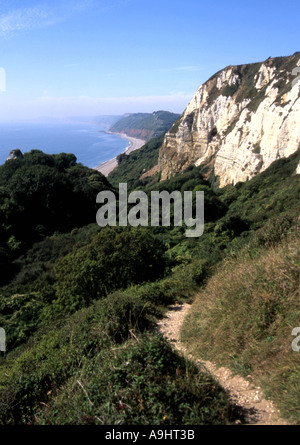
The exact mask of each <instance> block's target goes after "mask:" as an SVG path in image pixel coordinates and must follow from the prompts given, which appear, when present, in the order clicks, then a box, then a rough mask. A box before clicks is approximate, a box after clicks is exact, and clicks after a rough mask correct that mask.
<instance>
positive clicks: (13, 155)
mask: <svg viewBox="0 0 300 445" xmlns="http://www.w3.org/2000/svg"><path fill="white" fill-rule="evenodd" d="M11 159H23V153H22V152H21V150H19V149H18V148H16V149H15V150H11V151H10V153H9V156H8V158H7V159H6V160H7V161H10V160H11Z"/></svg>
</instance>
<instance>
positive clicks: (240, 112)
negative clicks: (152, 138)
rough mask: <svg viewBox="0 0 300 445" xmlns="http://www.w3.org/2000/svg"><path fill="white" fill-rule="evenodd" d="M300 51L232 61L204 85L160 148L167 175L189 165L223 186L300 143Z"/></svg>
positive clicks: (253, 172) (244, 177)
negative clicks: (251, 60)
mask: <svg viewBox="0 0 300 445" xmlns="http://www.w3.org/2000/svg"><path fill="white" fill-rule="evenodd" d="M299 73H300V53H295V54H294V55H293V56H290V57H278V58H269V59H268V60H266V61H265V62H261V63H255V64H249V65H239V66H229V67H227V68H225V69H223V70H222V71H220V72H218V73H217V74H215V75H214V76H213V77H211V78H210V79H209V80H208V81H207V82H205V83H204V84H203V85H201V86H200V88H199V89H198V91H197V92H196V94H195V95H194V97H193V98H192V100H191V101H190V103H189V104H188V106H187V108H186V110H185V112H184V113H183V115H182V116H181V118H180V119H179V120H178V121H177V122H176V123H175V124H174V125H173V127H172V128H171V130H170V131H169V132H168V133H167V134H166V136H165V140H164V143H163V146H162V147H161V149H160V153H159V160H158V169H159V171H160V172H161V179H162V180H164V179H167V178H170V177H171V176H172V175H173V174H175V173H179V172H181V171H183V170H184V169H185V168H187V167H188V166H189V165H196V166H200V165H201V166H202V167H203V173H204V174H205V176H206V177H209V176H210V175H212V174H214V175H215V177H216V178H217V179H218V182H219V186H220V187H223V186H225V185H227V184H229V183H234V184H235V183H236V182H238V181H245V180H247V179H248V178H249V179H250V178H251V177H253V176H254V175H256V174H257V173H259V172H261V171H263V170H265V169H266V168H267V167H268V166H269V165H270V164H271V163H272V162H273V161H275V160H276V159H278V158H281V157H287V156H289V155H290V154H292V153H293V152H295V151H296V150H297V149H298V148H299V146H300V82H299V79H298V77H299V76H298V77H297V74H299Z"/></svg>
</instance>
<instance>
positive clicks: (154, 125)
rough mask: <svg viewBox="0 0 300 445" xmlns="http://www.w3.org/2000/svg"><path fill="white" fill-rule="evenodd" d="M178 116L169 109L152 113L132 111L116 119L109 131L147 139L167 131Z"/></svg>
mask: <svg viewBox="0 0 300 445" xmlns="http://www.w3.org/2000/svg"><path fill="white" fill-rule="evenodd" d="M178 118H179V114H175V113H170V112H169V111H155V112H154V113H133V114H129V115H125V116H124V117H123V118H122V119H120V120H119V121H117V122H116V123H115V124H114V125H113V126H112V127H111V128H110V131H113V132H115V133H126V134H127V135H129V136H133V137H137V138H141V139H144V140H146V141H149V140H150V139H151V138H154V137H157V136H160V135H162V134H164V133H165V132H166V131H168V130H169V129H170V128H171V127H172V125H173V123H174V122H175V121H176V120H177V119H178Z"/></svg>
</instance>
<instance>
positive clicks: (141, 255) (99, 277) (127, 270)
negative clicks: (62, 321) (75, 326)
mask: <svg viewBox="0 0 300 445" xmlns="http://www.w3.org/2000/svg"><path fill="white" fill-rule="evenodd" d="M164 253H165V247H164V244H163V243H162V242H160V241H159V240H158V239H156V238H154V237H153V236H152V235H151V233H150V232H149V231H148V230H147V229H143V228H120V227H116V228H113V227H106V228H105V229H103V230H101V232H100V233H99V234H98V235H96V236H95V237H94V238H93V239H92V242H91V243H90V244H88V245H87V246H84V247H82V248H80V249H78V250H76V251H75V252H72V253H70V254H68V255H66V256H65V257H64V258H62V259H60V260H59V261H58V263H57V265H56V267H55V279H56V283H55V289H56V294H57V300H56V305H57V306H58V307H59V308H61V309H62V310H64V311H67V312H74V311H75V310H78V309H79V308H82V307H85V306H88V305H89V304H90V303H91V301H93V300H95V299H99V298H103V297H104V296H106V295H108V294H109V293H110V292H112V291H114V290H116V289H125V288H126V287H128V286H130V285H132V284H137V283H142V282H146V281H154V280H156V279H158V278H161V277H162V276H163V274H164V270H165V267H166V259H165V256H164Z"/></svg>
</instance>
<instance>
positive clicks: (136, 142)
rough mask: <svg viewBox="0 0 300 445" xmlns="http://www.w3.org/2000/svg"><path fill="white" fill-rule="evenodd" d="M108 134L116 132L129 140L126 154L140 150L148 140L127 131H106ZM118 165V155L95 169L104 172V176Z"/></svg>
mask: <svg viewBox="0 0 300 445" xmlns="http://www.w3.org/2000/svg"><path fill="white" fill-rule="evenodd" d="M104 133H106V134H115V135H118V136H120V137H121V138H123V139H126V140H127V141H128V142H129V144H130V145H129V146H128V147H127V148H126V149H125V151H124V152H123V153H124V154H126V155H129V153H131V152H132V151H135V150H138V149H139V148H141V147H142V146H143V145H145V143H146V141H145V140H143V139H138V138H133V137H131V136H128V135H127V134H125V133H114V132H112V131H104ZM117 166H118V161H117V156H116V157H114V158H113V159H110V160H109V161H105V162H103V163H102V164H100V165H99V166H97V167H94V170H97V171H98V172H100V173H102V174H103V175H104V176H108V175H109V174H110V173H111V172H112V171H113V170H114V169H115V168H116V167H117Z"/></svg>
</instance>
